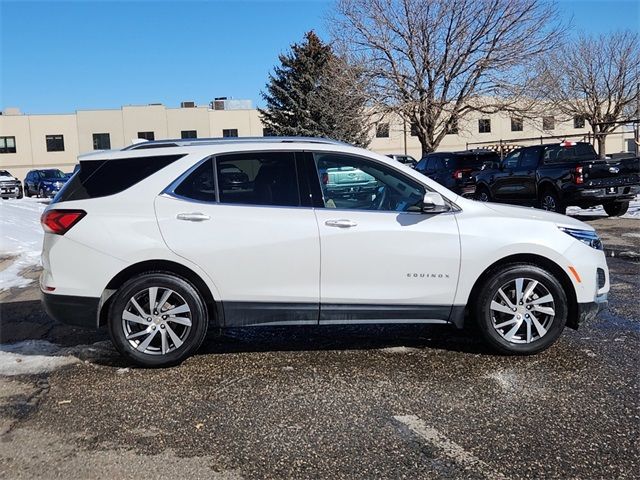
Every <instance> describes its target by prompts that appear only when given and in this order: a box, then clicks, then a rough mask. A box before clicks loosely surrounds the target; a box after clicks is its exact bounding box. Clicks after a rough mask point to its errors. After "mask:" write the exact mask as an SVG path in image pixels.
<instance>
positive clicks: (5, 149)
mask: <svg viewBox="0 0 640 480" xmlns="http://www.w3.org/2000/svg"><path fill="white" fill-rule="evenodd" d="M0 153H16V137H0Z"/></svg>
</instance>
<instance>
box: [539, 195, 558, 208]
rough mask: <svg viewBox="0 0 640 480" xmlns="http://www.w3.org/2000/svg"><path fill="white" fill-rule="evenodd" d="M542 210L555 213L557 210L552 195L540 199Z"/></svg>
mask: <svg viewBox="0 0 640 480" xmlns="http://www.w3.org/2000/svg"><path fill="white" fill-rule="evenodd" d="M542 209H543V210H547V211H549V212H555V211H557V210H558V205H557V204H556V199H555V198H554V197H553V196H552V195H545V196H544V197H543V198H542Z"/></svg>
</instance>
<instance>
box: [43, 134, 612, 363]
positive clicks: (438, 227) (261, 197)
mask: <svg viewBox="0 0 640 480" xmlns="http://www.w3.org/2000/svg"><path fill="white" fill-rule="evenodd" d="M174 142H175V143H176V144H177V146H168V145H167V144H166V143H163V142H162V141H155V142H154V146H155V148H153V149H137V148H136V146H132V147H128V148H126V149H125V150H126V151H125V152H114V151H110V152H94V153H92V154H89V155H84V156H82V157H80V171H79V172H78V173H77V174H76V175H74V176H73V177H72V179H71V180H70V181H69V183H67V185H66V186H64V187H63V189H62V191H61V192H60V193H59V195H58V196H56V198H55V199H54V200H53V202H52V203H51V204H50V205H49V206H48V207H47V208H46V209H45V211H44V213H43V215H42V218H41V221H42V225H43V228H44V230H45V235H44V246H43V253H42V264H43V272H42V276H41V278H40V286H41V289H42V292H43V302H44V306H45V309H46V311H47V312H48V313H49V315H50V316H51V317H53V318H55V319H58V320H59V321H61V322H66V323H72V324H77V325H84V326H87V327H98V326H102V325H106V326H107V327H108V330H109V333H110V336H111V339H112V341H113V343H114V345H115V346H116V348H117V349H118V351H119V352H120V353H121V354H122V355H124V356H126V357H127V358H129V359H130V360H131V361H133V362H135V363H138V364H140V365H145V366H165V365H171V364H175V363H177V362H180V361H181V360H183V359H184V358H186V357H188V356H189V355H191V354H192V353H194V352H195V351H196V350H197V349H198V348H199V347H200V345H201V344H202V342H203V341H204V339H205V335H206V333H207V329H208V328H209V326H212V327H215V328H227V327H239V326H241V327H257V326H263V325H338V324H356V325H363V324H376V323H384V324H388V323H396V322H397V323H416V324H431V323H435V324H449V325H454V326H456V327H458V328H462V327H463V326H464V325H465V324H466V323H469V322H471V323H474V324H475V325H477V328H478V331H479V332H480V334H481V335H482V337H483V338H484V339H485V340H486V341H487V343H488V344H489V345H491V346H492V347H494V348H495V349H497V350H498V351H500V352H505V353H511V354H533V353H537V352H540V351H542V350H544V349H546V348H547V347H549V346H550V345H551V344H553V343H554V342H555V341H556V340H557V338H558V337H559V335H560V334H561V332H562V330H563V329H564V327H565V326H569V327H572V328H577V327H578V325H579V324H580V323H581V322H583V321H585V320H586V319H591V318H592V317H594V316H595V315H596V314H597V312H598V311H599V310H600V309H601V308H602V307H603V306H604V305H606V299H607V292H608V291H609V274H608V270H607V264H606V260H605V255H604V252H603V251H602V243H601V242H600V239H599V238H598V235H597V234H596V232H595V231H594V229H593V228H592V227H591V226H590V225H587V224H585V223H582V222H580V221H578V220H576V219H574V218H570V217H566V216H563V215H557V214H553V213H549V212H540V211H534V210H528V209H522V208H516V207H511V206H507V205H495V204H487V203H481V202H475V201H470V200H467V199H464V198H461V197H459V196H457V195H456V194H455V193H453V192H451V191H450V190H448V189H446V188H445V187H443V186H442V185H440V184H438V183H436V182H434V181H433V180H431V179H429V178H427V177H425V176H423V175H422V174H420V173H419V172H416V171H415V170H412V169H410V168H407V167H406V166H404V165H401V164H399V163H398V162H396V161H394V160H391V159H389V158H388V157H385V156H382V155H378V154H375V153H371V152H368V151H366V150H363V149H360V148H355V147H351V146H348V145H345V144H343V143H339V142H333V141H330V140H324V139H300V138H295V139H291V138H289V139H281V138H277V137H266V138H265V139H263V140H250V141H247V140H243V141H239V142H237V143H235V142H230V141H229V139H225V140H224V141H219V140H215V139H214V140H198V141H197V142H194V141H193V140H189V141H186V140H185V141H184V142H182V141H174ZM165 147H166V148H165ZM225 164H233V165H243V171H251V172H256V174H255V177H254V180H253V181H252V182H251V184H250V185H249V186H248V188H246V189H242V190H238V189H235V188H233V187H232V186H229V185H225V184H224V181H223V177H222V173H221V171H220V169H219V168H218V167H219V166H220V165H225ZM125 169H126V171H127V175H122V174H121V172H122V171H123V170H125ZM216 171H217V175H215V173H214V172H216ZM323 171H324V172H323ZM344 172H346V173H349V172H351V173H354V175H355V177H357V178H361V179H362V181H363V182H365V181H366V182H369V181H370V180H369V178H370V177H371V178H373V179H375V181H376V183H377V185H378V187H377V188H376V190H375V191H374V192H373V194H371V195H369V196H368V197H363V198H361V201H360V202H359V203H357V204H350V203H348V202H346V203H344V204H342V205H336V204H335V203H333V199H332V198H328V197H327V196H326V192H327V190H326V185H327V184H328V183H329V182H326V183H325V184H324V185H323V181H322V179H323V178H324V177H325V176H327V177H331V176H333V180H332V182H336V181H337V180H339V178H336V175H337V174H338V173H344ZM347 178H350V177H349V176H348V175H347ZM338 183H339V182H338ZM365 200H366V201H365ZM531 232H535V235H533V236H532V235H531ZM87 265H90V267H91V268H87Z"/></svg>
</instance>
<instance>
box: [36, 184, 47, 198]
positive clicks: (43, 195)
mask: <svg viewBox="0 0 640 480" xmlns="http://www.w3.org/2000/svg"><path fill="white" fill-rule="evenodd" d="M38 197H40V198H47V195H46V194H45V193H44V188H42V187H40V188H39V189H38Z"/></svg>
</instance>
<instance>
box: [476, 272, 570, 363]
mask: <svg viewBox="0 0 640 480" xmlns="http://www.w3.org/2000/svg"><path fill="white" fill-rule="evenodd" d="M477 299H478V301H477V304H476V309H475V310H476V311H475V316H476V320H477V323H478V326H479V329H480V331H481V333H482V336H483V337H484V339H485V340H486V342H487V343H488V344H489V345H490V346H492V347H493V348H494V349H496V350H498V351H499V352H501V353H506V354H517V355H530V354H534V353H538V352H541V351H543V350H545V349H547V348H548V347H549V346H551V345H552V344H553V343H554V342H555V341H556V340H557V339H558V337H559V336H560V334H561V333H562V330H563V329H564V326H565V324H566V322H567V314H568V308H567V296H566V294H565V292H564V290H563V288H562V286H561V285H560V283H559V282H558V280H557V279H556V278H555V277H554V276H553V275H552V274H551V273H549V272H547V271H546V270H544V269H542V268H540V267H537V266H535V265H529V264H513V265H508V266H507V267H505V268H503V269H501V270H500V271H496V272H494V273H493V274H492V275H491V276H490V277H489V278H488V279H487V281H485V282H484V283H483V286H482V288H481V290H480V293H479V295H478V297H477Z"/></svg>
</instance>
